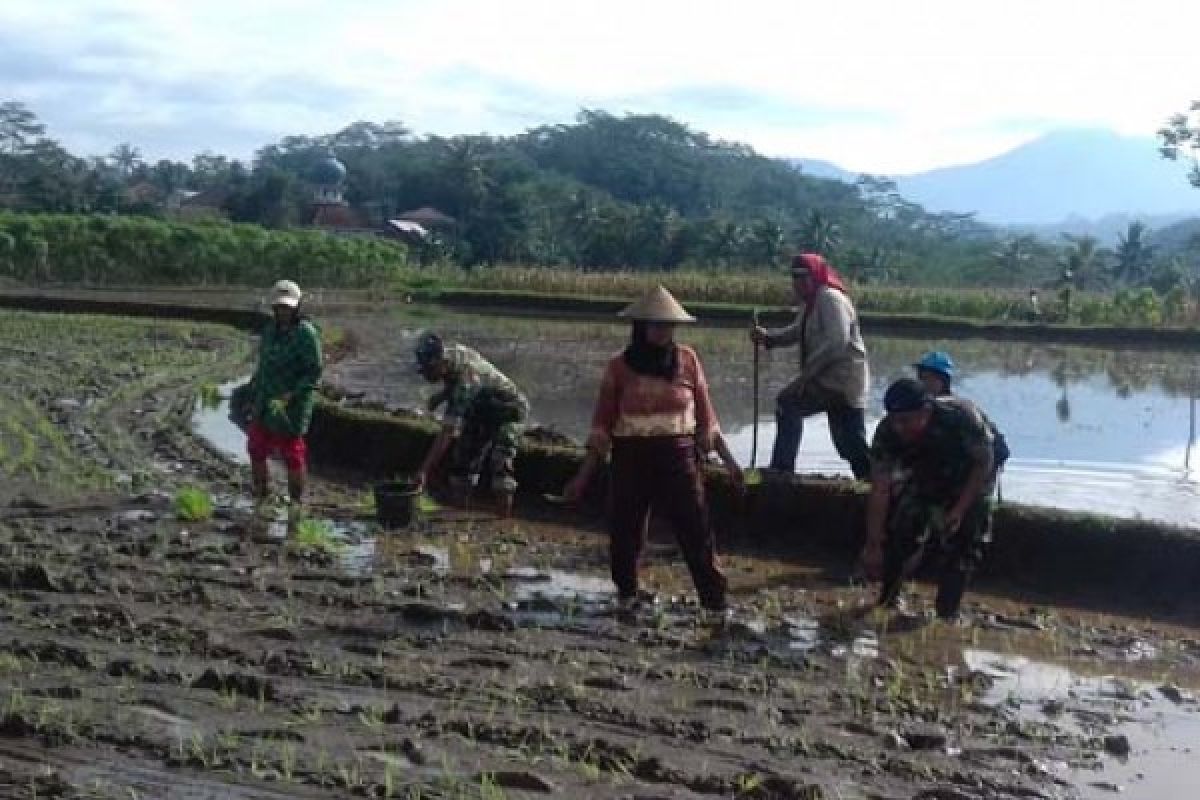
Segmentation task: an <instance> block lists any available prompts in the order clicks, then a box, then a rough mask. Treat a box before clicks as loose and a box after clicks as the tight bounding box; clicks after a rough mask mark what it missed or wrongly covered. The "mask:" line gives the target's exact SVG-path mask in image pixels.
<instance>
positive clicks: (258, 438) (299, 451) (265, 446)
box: [246, 422, 308, 472]
mask: <svg viewBox="0 0 1200 800" xmlns="http://www.w3.org/2000/svg"><path fill="white" fill-rule="evenodd" d="M246 450H247V451H248V452H249V453H250V460H251V461H266V460H267V459H268V458H270V457H271V456H279V457H280V458H282V459H283V463H284V464H287V468H288V470H289V471H292V472H296V471H298V470H302V469H304V465H305V463H306V461H307V460H308V446H307V445H305V444H304V437H303V436H289V435H287V434H286V433H275V432H274V431H269V430H267V429H266V428H264V427H263V426H262V425H261V424H259V423H258V422H252V423H250V432H249V433H248V434H247V436H246Z"/></svg>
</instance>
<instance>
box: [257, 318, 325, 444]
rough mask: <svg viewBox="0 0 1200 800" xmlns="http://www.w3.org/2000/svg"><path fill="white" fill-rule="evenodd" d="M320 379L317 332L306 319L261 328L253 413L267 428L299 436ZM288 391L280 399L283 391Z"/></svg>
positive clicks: (309, 419) (306, 421) (304, 429)
mask: <svg viewBox="0 0 1200 800" xmlns="http://www.w3.org/2000/svg"><path fill="white" fill-rule="evenodd" d="M320 380H321V335H320V333H318V331H317V328H316V326H315V325H313V324H312V323H311V322H309V321H308V320H301V321H300V322H299V323H298V324H296V325H294V326H292V327H290V328H287V329H280V328H279V327H278V326H277V325H276V324H275V323H274V322H271V323H268V324H267V326H266V327H265V328H263V332H262V338H261V340H260V341H259V349H258V367H257V369H255V371H254V416H255V419H257V420H258V421H259V422H260V423H261V424H262V426H263V427H264V428H266V429H267V430H269V431H271V432H273V433H278V434H283V435H286V436H303V435H304V434H305V433H307V432H308V425H309V423H310V422H311V421H312V412H313V405H314V403H315V395H316V389H317V384H318V383H319V382H320ZM285 394H288V395H291V397H290V399H289V400H288V401H287V402H286V403H283V402H281V400H280V399H281V398H282V397H283V395H285Z"/></svg>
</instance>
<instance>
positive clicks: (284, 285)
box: [271, 281, 302, 308]
mask: <svg viewBox="0 0 1200 800" xmlns="http://www.w3.org/2000/svg"><path fill="white" fill-rule="evenodd" d="M301 296H302V295H301V292H300V287H299V286H297V285H296V282H295V281H276V282H275V286H274V287H272V289H271V305H273V306H288V307H289V308H295V307H296V306H298V305H300V297H301Z"/></svg>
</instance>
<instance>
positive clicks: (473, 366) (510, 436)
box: [416, 333, 529, 517]
mask: <svg viewBox="0 0 1200 800" xmlns="http://www.w3.org/2000/svg"><path fill="white" fill-rule="evenodd" d="M416 358H417V371H418V372H420V374H421V376H422V377H424V378H425V380H427V381H429V382H430V383H441V384H442V389H441V391H439V392H437V393H436V394H434V396H433V397H432V398H431V399H430V401H429V409H430V411H433V410H435V409H436V408H437V407H438V406H440V405H441V404H442V403H445V406H446V408H445V410H444V411H443V412H442V429H441V431H440V432H439V433H438V436H437V438H436V439H435V440H434V442H433V446H432V447H431V448H430V449H429V453H428V454H427V455H426V456H425V461H424V463H423V464H422V465H421V470H420V472H418V473H417V476H416V481H417V483H418V484H419V485H420V486H421V487H424V486H425V484H426V482H427V481H428V479H429V476H430V475H431V474H433V472H434V470H436V469H437V467H438V465H439V464H440V463H441V461H442V458H443V457H445V455H446V453H447V452H448V451H450V450H451V447H453V452H452V453H451V459H450V485H451V488H452V489H453V490H454V494H455V502H459V503H464V504H465V503H466V502H467V500H468V499H469V498H470V494H471V490H472V489H473V488H475V487H476V486H478V485H479V478H480V476H481V474H482V473H483V471H484V470H485V469H486V470H487V472H488V475H489V477H490V479H491V487H492V492H493V493H494V494H495V496H496V500H497V506H498V509H499V512H500V514H501V516H505V517H507V516H508V515H510V514H511V513H512V504H513V495H514V494H516V491H517V480H516V471H515V463H516V458H517V446H518V445H519V443H520V440H521V433H522V431H523V430H524V426H525V422H526V420H527V419H528V417H529V402H528V401H527V400H526V399H525V396H524V395H522V394H521V392H520V390H518V389H517V386H516V384H514V383H513V382H512V381H511V380H509V379H508V378H507V377H506V376H505V375H504V373H502V372H501V371H500V370H498V369H496V368H495V367H494V366H492V364H491V363H489V362H488V361H487V359H485V358H484V357H483V356H481V355H479V353H477V352H475V351H474V350H472V349H471V348H469V347H465V346H463V345H460V344H445V343H443V342H442V340H441V338H439V337H438V336H437V335H436V334H433V333H424V334H422V335H421V336H420V338H419V339H418V341H417V347H416Z"/></svg>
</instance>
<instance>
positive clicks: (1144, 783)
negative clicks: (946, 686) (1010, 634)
mask: <svg viewBox="0 0 1200 800" xmlns="http://www.w3.org/2000/svg"><path fill="white" fill-rule="evenodd" d="M963 661H964V663H965V665H966V667H967V669H968V670H971V671H972V672H979V673H982V674H984V675H987V676H988V677H989V678H990V679H991V680H992V681H994V683H993V685H992V687H991V688H990V689H989V690H988V691H987V692H986V694H985V696H984V702H987V703H990V704H994V705H1003V706H1004V707H1006V708H1007V709H1009V710H1011V711H1012V713H1013V714H1014V715H1017V716H1023V717H1032V716H1034V715H1040V716H1041V718H1042V719H1043V720H1052V721H1054V722H1055V723H1056V724H1059V725H1060V727H1063V728H1065V729H1070V728H1074V729H1076V730H1082V731H1084V732H1086V733H1088V734H1090V735H1103V736H1107V737H1124V739H1125V741H1127V742H1128V748H1129V754H1128V755H1127V756H1119V755H1114V754H1111V753H1110V754H1105V755H1103V756H1102V758H1101V759H1100V760H1099V761H1098V762H1097V767H1098V768H1097V769H1089V768H1085V767H1082V766H1078V765H1076V766H1073V767H1065V766H1064V767H1063V768H1062V770H1061V771H1062V772H1063V775H1062V777H1063V778H1065V779H1066V780H1068V781H1070V782H1071V783H1072V784H1074V785H1075V786H1076V787H1078V789H1079V791H1080V792H1081V793H1082V796H1083V797H1084V798H1088V800H1097V799H1098V798H1106V797H1113V796H1115V795H1116V794H1117V793H1118V792H1119V793H1120V796H1121V797H1125V798H1130V800H1175V798H1179V800H1183V798H1189V797H1194V796H1195V793H1196V788H1195V787H1196V786H1197V784H1200V760H1198V759H1196V758H1195V756H1194V753H1193V748H1197V747H1200V706H1197V704H1196V703H1195V701H1194V700H1192V699H1191V698H1190V697H1189V696H1188V695H1186V694H1183V695H1175V693H1174V692H1172V691H1171V690H1169V689H1168V690H1166V691H1164V690H1163V689H1162V688H1159V687H1156V686H1154V685H1152V684H1149V683H1145V682H1134V681H1128V680H1125V679H1122V678H1116V677H1112V676H1099V677H1095V676H1086V675H1081V674H1078V673H1075V672H1073V671H1072V670H1070V669H1068V668H1067V667H1064V666H1061V665H1057V664H1049V663H1045V662H1041V661H1037V660H1034V659H1030V658H1027V657H1025V656H1020V655H1004V654H999V653H993V652H989V651H986V650H974V649H969V650H966V651H965V652H964V653H963ZM1168 695H1173V696H1174V697H1175V699H1179V700H1182V701H1183V702H1179V703H1177V702H1175V701H1174V700H1173V699H1170V697H1168ZM1110 723H1111V724H1110ZM1121 749H1123V748H1121V747H1117V748H1114V750H1116V751H1120V750H1121Z"/></svg>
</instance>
